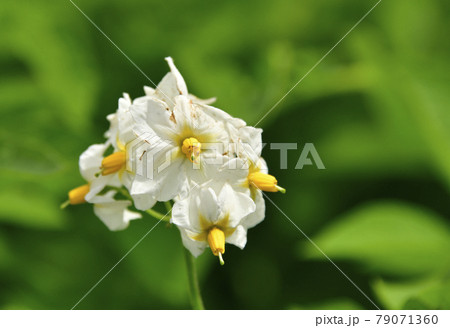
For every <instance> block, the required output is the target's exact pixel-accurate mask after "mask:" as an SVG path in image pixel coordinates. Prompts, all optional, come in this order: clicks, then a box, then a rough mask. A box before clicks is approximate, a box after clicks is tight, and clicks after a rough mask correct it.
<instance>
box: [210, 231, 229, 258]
mask: <svg viewBox="0 0 450 328" xmlns="http://www.w3.org/2000/svg"><path fill="white" fill-rule="evenodd" d="M208 244H209V247H210V248H211V251H212V252H213V254H214V255H215V256H218V257H219V261H220V264H222V265H224V264H225V262H224V261H223V258H222V254H225V233H224V232H223V231H222V230H220V229H219V228H216V227H214V228H212V229H211V230H209V232H208Z"/></svg>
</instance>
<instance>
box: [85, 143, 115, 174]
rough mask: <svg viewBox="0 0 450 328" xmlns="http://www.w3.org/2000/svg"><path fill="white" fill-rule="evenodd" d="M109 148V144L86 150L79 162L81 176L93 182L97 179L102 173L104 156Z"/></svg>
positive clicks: (94, 146)
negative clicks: (99, 173) (98, 174)
mask: <svg viewBox="0 0 450 328" xmlns="http://www.w3.org/2000/svg"><path fill="white" fill-rule="evenodd" d="M107 148H108V144H95V145H92V146H90V147H89V148H88V149H86V150H85V151H84V152H83V153H82V154H81V156H80V160H79V162H78V164H79V167H80V173H81V176H82V177H83V178H84V179H85V180H87V181H91V180H92V179H94V178H95V174H96V173H98V172H100V167H101V165H102V160H103V154H104V153H105V151H106V149H107Z"/></svg>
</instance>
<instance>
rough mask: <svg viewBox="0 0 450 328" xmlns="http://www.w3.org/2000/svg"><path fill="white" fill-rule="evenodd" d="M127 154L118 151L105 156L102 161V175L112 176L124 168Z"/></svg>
mask: <svg viewBox="0 0 450 328" xmlns="http://www.w3.org/2000/svg"><path fill="white" fill-rule="evenodd" d="M126 160H127V154H126V152H124V151H118V152H116V153H113V154H111V155H109V156H106V157H105V158H104V159H103V161H102V166H101V170H102V175H108V174H113V173H116V172H118V171H120V170H121V169H122V168H123V167H125V164H126Z"/></svg>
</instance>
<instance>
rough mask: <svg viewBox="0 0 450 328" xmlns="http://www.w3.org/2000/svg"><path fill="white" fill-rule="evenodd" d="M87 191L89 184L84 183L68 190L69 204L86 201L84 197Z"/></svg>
mask: <svg viewBox="0 0 450 328" xmlns="http://www.w3.org/2000/svg"><path fill="white" fill-rule="evenodd" d="M88 192H89V185H88V184H85V185H82V186H79V187H77V188H75V189H72V190H71V191H69V204H70V205H77V204H83V203H86V200H85V199H84V197H86V195H87V193H88Z"/></svg>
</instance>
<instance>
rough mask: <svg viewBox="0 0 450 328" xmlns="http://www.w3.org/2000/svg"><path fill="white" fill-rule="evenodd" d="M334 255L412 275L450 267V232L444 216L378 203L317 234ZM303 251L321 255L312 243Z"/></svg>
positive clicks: (317, 239) (382, 271) (374, 269)
mask: <svg viewBox="0 0 450 328" xmlns="http://www.w3.org/2000/svg"><path fill="white" fill-rule="evenodd" d="M313 239H314V241H315V243H317V245H319V247H320V248H321V249H322V250H323V252H324V253H325V254H327V255H328V256H329V257H331V258H333V259H335V260H354V261H357V262H359V263H360V264H361V265H362V266H365V267H367V269H368V270H370V271H371V272H372V273H377V274H386V275H396V276H411V275H424V274H431V273H433V272H439V271H442V270H445V269H446V268H447V269H448V268H450V263H449V261H448V260H449V259H448V257H447V254H448V253H449V251H450V231H449V229H448V227H447V225H446V224H445V221H444V220H442V219H441V218H439V217H438V216H436V215H434V214H433V213H428V212H426V211H424V210H422V209H420V208H415V207H413V206H408V205H405V204H401V203H388V202H380V203H375V204H370V205H365V206H362V207H361V208H359V209H356V210H354V211H352V213H350V214H347V215H345V216H344V217H343V218H338V219H336V222H333V223H332V224H330V225H329V226H327V227H326V228H325V229H324V230H322V231H321V233H320V234H319V235H317V236H315V238H313ZM301 251H305V253H306V256H308V257H312V258H316V259H317V258H322V257H323V254H321V253H320V252H318V251H317V249H316V248H314V247H313V246H312V245H310V244H309V243H308V244H306V245H305V244H302V245H301Z"/></svg>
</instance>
